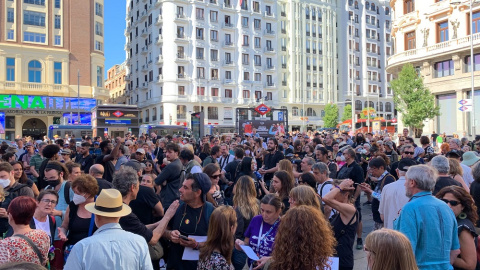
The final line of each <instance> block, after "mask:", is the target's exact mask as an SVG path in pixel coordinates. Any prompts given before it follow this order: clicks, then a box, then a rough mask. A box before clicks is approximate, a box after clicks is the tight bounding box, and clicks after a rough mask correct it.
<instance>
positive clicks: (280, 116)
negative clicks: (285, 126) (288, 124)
mask: <svg viewBox="0 0 480 270" xmlns="http://www.w3.org/2000/svg"><path fill="white" fill-rule="evenodd" d="M278 121H283V112H278Z"/></svg>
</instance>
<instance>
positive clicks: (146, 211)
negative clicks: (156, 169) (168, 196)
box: [130, 186, 160, 224]
mask: <svg viewBox="0 0 480 270" xmlns="http://www.w3.org/2000/svg"><path fill="white" fill-rule="evenodd" d="M158 202H160V200H159V199H158V197H157V195H156V194H155V192H154V191H153V189H152V188H149V187H145V186H140V188H139V190H138V194H137V198H136V199H135V200H133V201H131V202H130V207H131V208H132V212H133V213H135V215H137V217H138V218H139V219H140V221H141V222H142V223H143V224H151V223H153V209H154V207H155V205H157V203H158Z"/></svg>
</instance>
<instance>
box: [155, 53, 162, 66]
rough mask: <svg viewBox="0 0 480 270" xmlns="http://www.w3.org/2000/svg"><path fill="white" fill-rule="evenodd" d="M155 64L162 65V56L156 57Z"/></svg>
mask: <svg viewBox="0 0 480 270" xmlns="http://www.w3.org/2000/svg"><path fill="white" fill-rule="evenodd" d="M156 63H157V64H161V63H163V55H159V56H157V58H156Z"/></svg>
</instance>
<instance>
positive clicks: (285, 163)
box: [278, 159, 295, 179]
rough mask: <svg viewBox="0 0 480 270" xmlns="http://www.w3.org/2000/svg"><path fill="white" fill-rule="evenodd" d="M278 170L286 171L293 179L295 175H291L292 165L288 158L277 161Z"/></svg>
mask: <svg viewBox="0 0 480 270" xmlns="http://www.w3.org/2000/svg"><path fill="white" fill-rule="evenodd" d="M278 170H279V171H286V172H287V173H288V175H290V178H292V179H295V176H294V175H293V165H292V162H291V161H290V160H288V159H282V160H280V162H278Z"/></svg>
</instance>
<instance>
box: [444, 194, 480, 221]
mask: <svg viewBox="0 0 480 270" xmlns="http://www.w3.org/2000/svg"><path fill="white" fill-rule="evenodd" d="M447 193H450V194H452V195H453V196H455V198H457V200H459V201H460V203H461V204H462V206H463V207H464V208H463V211H462V212H463V213H465V214H467V218H468V219H469V220H470V221H472V222H473V224H476V222H477V220H478V214H477V206H476V205H475V202H474V201H473V198H472V195H470V194H469V193H468V192H467V191H466V190H465V189H464V188H463V187H457V186H448V187H444V188H442V189H441V190H440V191H439V192H438V193H437V195H435V197H437V198H438V199H442V198H443V196H445V194H447Z"/></svg>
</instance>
